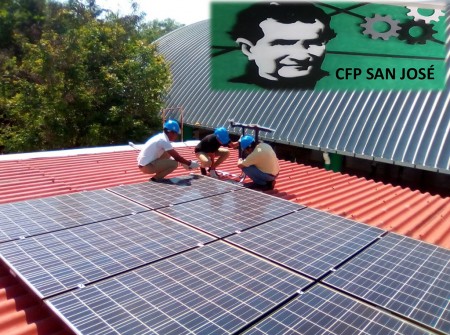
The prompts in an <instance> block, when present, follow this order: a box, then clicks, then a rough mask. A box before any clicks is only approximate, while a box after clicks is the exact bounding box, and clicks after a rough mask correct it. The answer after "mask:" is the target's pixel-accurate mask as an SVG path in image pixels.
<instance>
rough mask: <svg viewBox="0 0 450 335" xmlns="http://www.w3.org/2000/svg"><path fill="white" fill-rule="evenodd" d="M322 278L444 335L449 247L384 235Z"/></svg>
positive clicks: (448, 327) (449, 307)
mask: <svg viewBox="0 0 450 335" xmlns="http://www.w3.org/2000/svg"><path fill="white" fill-rule="evenodd" d="M325 282H326V283H328V284H330V285H333V286H335V287H336V288H339V289H341V290H343V291H345V292H349V293H351V294H353V295H356V296H358V297H361V298H362V299H364V300H367V301H369V302H372V303H374V304H377V305H379V306H382V307H384V308H387V309H389V310H391V311H393V312H395V313H398V314H401V315H404V316H406V317H408V318H410V319H413V320H415V321H417V322H420V323H423V324H425V325H427V326H429V327H431V328H433V329H436V330H439V331H442V332H444V333H450V250H447V249H443V248H439V247H436V246H434V245H430V244H427V243H423V242H419V241H416V240H413V239H411V238H407V237H404V236H400V235H396V234H389V235H387V236H386V237H384V238H383V239H381V241H379V242H378V243H376V244H375V245H373V246H372V247H371V248H369V249H368V250H367V251H366V252H364V253H361V254H360V255H358V256H357V257H355V258H354V259H352V260H351V261H350V262H348V263H347V264H345V265H344V266H343V267H342V268H340V269H338V270H337V271H336V272H335V273H334V274H333V275H331V276H330V277H329V278H328V279H326V280H325Z"/></svg>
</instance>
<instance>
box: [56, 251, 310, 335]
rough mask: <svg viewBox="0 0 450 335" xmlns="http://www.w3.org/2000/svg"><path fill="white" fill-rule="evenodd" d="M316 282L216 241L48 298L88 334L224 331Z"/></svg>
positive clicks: (239, 325) (243, 323)
mask: <svg viewBox="0 0 450 335" xmlns="http://www.w3.org/2000/svg"><path fill="white" fill-rule="evenodd" d="M309 283H310V281H309V280H307V279H305V278H303V277H301V276H298V275H295V274H292V273H290V272H289V271H287V270H283V269H281V268H279V267H277V266H275V265H272V264H270V263H268V262H266V261H263V260H261V259H258V258H257V257H254V256H252V255H250V254H248V253H246V252H243V251H240V250H238V249H236V248H233V247H231V246H228V245H226V244H225V243H223V242H214V243H212V244H209V245H207V246H204V247H202V248H199V249H195V250H191V251H188V252H185V253H182V254H179V255H176V256H174V257H171V258H168V259H166V260H163V261H160V262H157V263H155V264H152V265H149V266H146V267H143V268H141V269H138V270H135V271H132V272H129V273H126V274H123V275H120V276H115V277H114V278H111V279H108V280H105V281H102V282H99V283H96V284H94V285H92V286H88V287H85V288H82V289H78V290H75V291H72V292H70V293H67V294H63V295H60V296H56V297H53V298H51V299H49V300H48V303H49V305H50V306H51V307H52V308H53V309H54V310H56V311H57V313H58V314H59V315H61V316H62V317H63V318H64V319H65V320H66V322H67V323H68V324H70V325H71V327H72V329H74V330H76V331H77V332H79V333H82V334H86V335H88V334H95V335H98V334H107V333H108V334H110V333H114V334H117V333H118V334H144V333H145V334H150V333H151V334H154V333H157V334H188V333H189V334H224V333H232V332H234V331H237V330H239V329H240V328H241V327H243V326H244V325H246V324H247V323H249V322H251V321H253V320H255V319H256V318H257V317H259V316H261V315H262V314H264V313H265V312H267V311H269V310H270V309H271V308H273V307H275V306H277V304H279V303H280V302H282V301H284V300H285V299H287V298H289V297H290V296H292V295H294V294H295V292H296V291H297V290H299V289H301V288H303V287H305V286H306V285H308V284H309Z"/></svg>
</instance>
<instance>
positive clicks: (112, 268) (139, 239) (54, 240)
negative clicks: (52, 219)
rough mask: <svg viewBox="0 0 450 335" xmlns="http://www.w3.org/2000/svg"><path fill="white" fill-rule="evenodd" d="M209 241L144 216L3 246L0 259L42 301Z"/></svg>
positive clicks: (164, 220)
mask: <svg viewBox="0 0 450 335" xmlns="http://www.w3.org/2000/svg"><path fill="white" fill-rule="evenodd" d="M211 240H213V239H212V238H211V237H209V236H208V235H205V234H202V233H200V232H197V231H195V230H193V229H191V228H189V227H186V226H184V225H182V224H180V223H177V222H174V221H172V220H170V219H167V218H165V217H163V216H161V215H159V214H157V213H155V212H147V213H141V214H136V215H131V216H126V217H121V218H118V219H113V220H109V221H103V222H98V223H93V224H90V225H86V226H82V227H75V228H71V229H68V230H64V231H59V232H54V233H50V234H45V235H40V236H36V237H34V238H27V239H23V240H17V241H11V242H8V243H4V244H1V245H0V254H1V256H2V258H3V259H4V260H5V261H6V262H7V263H9V265H10V267H11V268H12V269H14V271H15V272H16V273H18V274H19V275H20V276H21V277H22V278H23V279H24V280H25V281H26V282H28V285H29V286H30V287H32V288H33V289H34V290H35V291H36V293H37V294H38V295H39V296H41V297H47V296H50V295H53V294H56V293H60V292H63V291H66V290H69V289H73V288H76V287H77V286H78V285H84V284H87V283H90V282H93V281H96V280H100V279H102V278H105V277H109V276H112V275H115V274H118V273H120V272H123V271H126V270H130V269H134V268H136V267H139V266H142V265H145V264H148V263H149V262H153V261H156V260H159V259H161V258H164V257H167V256H171V255H174V254H176V253H178V252H182V251H185V250H188V249H191V248H194V247H197V246H198V245H199V243H206V242H209V241H211Z"/></svg>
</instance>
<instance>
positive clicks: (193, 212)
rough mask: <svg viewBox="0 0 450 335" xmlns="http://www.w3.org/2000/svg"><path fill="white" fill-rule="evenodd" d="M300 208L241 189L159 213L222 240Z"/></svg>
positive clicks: (284, 201) (300, 207)
mask: <svg viewBox="0 0 450 335" xmlns="http://www.w3.org/2000/svg"><path fill="white" fill-rule="evenodd" d="M302 208H304V206H301V205H298V204H295V203H292V202H289V201H286V200H283V199H278V198H275V197H269V196H267V195H265V194H263V193H260V192H256V191H252V190H241V191H239V192H229V193H225V194H222V195H220V196H212V197H209V198H204V199H200V200H198V201H194V202H189V203H184V204H180V205H176V206H171V207H167V208H163V209H161V210H160V212H161V213H164V214H166V215H169V216H171V217H174V218H176V219H178V220H181V221H184V222H186V223H189V224H190V225H192V226H195V227H196V228H199V229H201V230H203V231H206V232H208V233H210V234H212V235H214V236H217V237H224V236H227V235H230V234H233V233H235V232H236V231H238V230H239V231H240V230H244V229H247V228H250V227H253V226H256V225H259V224H261V223H264V222H267V221H270V220H273V219H276V218H278V217H281V216H283V215H286V214H289V213H293V212H294V211H296V210H300V209H302Z"/></svg>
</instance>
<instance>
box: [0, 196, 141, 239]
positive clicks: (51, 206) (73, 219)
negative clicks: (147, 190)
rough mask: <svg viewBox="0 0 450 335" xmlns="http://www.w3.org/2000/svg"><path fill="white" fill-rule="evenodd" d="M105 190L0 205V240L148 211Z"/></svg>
mask: <svg viewBox="0 0 450 335" xmlns="http://www.w3.org/2000/svg"><path fill="white" fill-rule="evenodd" d="M147 210H148V209H146V208H145V207H142V206H139V205H138V204H135V203H133V202H131V201H129V200H127V199H123V198H121V197H119V196H117V195H115V194H113V193H111V192H108V191H105V190H99V191H89V192H80V193H73V194H68V195H61V196H55V197H49V198H42V199H36V200H28V201H23V202H16V203H8V204H2V205H0V242H4V241H10V240H14V239H18V238H20V237H26V236H33V235H37V234H42V233H47V232H52V231H56V230H60V229H65V228H69V227H74V226H78V225H82V224H87V223H92V222H97V221H101V220H108V219H112V218H117V217H120V216H124V215H129V214H132V213H137V212H143V211H147Z"/></svg>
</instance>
